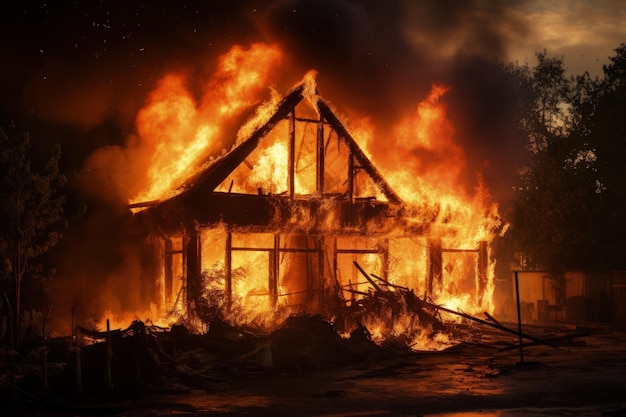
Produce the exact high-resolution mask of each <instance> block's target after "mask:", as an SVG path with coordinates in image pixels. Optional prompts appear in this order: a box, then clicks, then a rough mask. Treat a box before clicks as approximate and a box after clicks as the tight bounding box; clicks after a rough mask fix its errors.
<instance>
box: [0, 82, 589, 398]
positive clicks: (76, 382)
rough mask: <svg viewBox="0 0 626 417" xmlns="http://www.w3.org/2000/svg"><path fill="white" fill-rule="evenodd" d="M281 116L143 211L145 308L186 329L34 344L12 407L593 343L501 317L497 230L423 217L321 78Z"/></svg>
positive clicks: (433, 212)
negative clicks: (322, 88) (463, 353)
mask: <svg viewBox="0 0 626 417" xmlns="http://www.w3.org/2000/svg"><path fill="white" fill-rule="evenodd" d="M266 107H267V108H265V109H264V113H263V114H261V113H257V117H256V118H255V119H253V120H252V121H251V122H250V123H248V124H247V125H246V126H245V129H242V132H247V133H246V134H245V135H244V136H242V137H241V138H240V139H239V140H238V141H237V143H236V144H235V145H234V146H233V148H232V149H231V150H230V151H228V152H225V153H224V154H223V155H222V156H220V157H218V158H216V159H213V158H210V159H209V160H207V161H205V163H204V164H203V165H202V166H201V168H200V169H198V170H197V171H196V172H195V173H194V174H193V175H192V176H190V177H189V178H187V179H186V180H185V182H184V183H183V184H181V185H180V186H179V187H178V188H177V191H176V192H175V193H170V194H169V195H168V196H167V197H165V198H159V199H155V200H151V201H141V202H136V203H133V204H130V206H129V209H131V210H133V211H134V212H135V214H134V217H135V219H136V221H137V223H138V224H139V225H141V228H142V230H143V231H144V233H145V239H144V248H143V251H142V253H143V254H144V255H145V259H144V260H143V266H144V268H143V271H142V277H141V278H142V288H143V291H144V294H142V296H143V297H148V298H150V299H151V300H152V301H153V302H154V303H155V304H156V305H157V307H158V308H159V310H160V311H161V312H167V313H168V314H169V316H170V318H172V317H175V318H177V321H176V323H175V324H171V325H163V324H162V323H161V322H159V321H157V320H155V321H150V320H149V319H148V320H145V321H140V320H135V321H133V322H132V323H130V325H129V326H128V327H127V328H124V329H111V326H110V324H109V321H108V320H107V321H106V330H104V329H103V328H102V327H104V325H105V323H104V322H102V323H101V327H100V328H95V327H93V328H87V327H85V326H81V325H80V323H79V324H78V325H77V326H76V330H75V332H74V334H72V336H71V337H70V336H68V337H61V338H55V339H52V340H45V341H44V340H35V339H33V340H29V341H28V342H29V343H30V345H29V343H25V344H24V349H27V352H26V353H25V354H23V353H22V352H20V353H19V354H18V353H17V352H14V351H8V352H3V353H4V355H3V358H2V359H1V366H2V368H3V372H2V378H1V379H0V387H1V388H2V392H4V395H5V396H6V398H11V399H12V400H13V401H15V400H18V401H19V400H20V399H23V400H24V399H25V400H27V401H33V400H36V401H37V402H42V403H43V404H46V405H50V404H55V405H61V406H62V405H64V404H65V405H67V404H76V403H77V402H80V401H84V400H85V399H86V398H94V396H97V397H98V398H100V399H102V398H108V399H111V398H118V399H119V398H127V397H128V396H131V395H136V394H142V393H155V392H156V393H158V392H174V391H185V390H189V389H197V388H203V389H207V390H210V389H211V388H212V387H213V386H215V384H221V383H223V381H225V380H228V379H230V378H254V377H255V376H258V375H266V374H268V373H270V374H276V373H278V374H302V373H306V372H311V371H316V370H320V369H328V368H335V367H346V366H355V365H358V364H363V363H371V362H374V361H385V360H389V359H394V360H399V361H408V360H409V359H408V358H410V357H411V356H413V355H416V354H418V353H419V352H423V351H425V350H428V351H431V350H438V351H446V350H449V349H454V348H455V347H458V346H459V345H463V346H466V347H467V346H474V347H476V348H481V349H483V348H486V349H489V350H490V351H492V352H501V351H509V350H512V349H519V350H520V353H521V352H522V348H523V347H526V348H527V347H529V346H537V345H540V346H549V347H551V348H557V347H558V346H563V345H567V346H584V340H582V341H581V340H577V339H579V338H582V337H584V336H587V335H589V334H590V333H591V330H590V329H582V330H581V329H580V328H572V327H570V328H565V327H557V328H551V329H550V330H549V332H546V330H545V329H541V332H542V335H541V336H537V335H533V334H529V333H527V332H526V331H522V328H521V327H519V328H518V327H517V326H516V325H512V324H510V323H509V324H503V323H500V322H499V321H498V320H497V319H496V318H494V317H493V316H492V314H491V313H490V312H492V311H493V307H492V301H491V298H492V296H493V268H492V266H493V260H492V259H491V256H490V247H489V242H490V241H491V239H492V238H493V236H494V235H496V234H497V233H498V232H499V228H501V227H502V225H501V224H500V223H499V222H498V219H497V217H496V216H493V215H491V214H488V215H487V216H486V217H485V218H484V219H482V220H483V221H482V222H481V225H482V227H483V229H481V230H479V231H478V232H475V233H473V235H472V236H471V238H467V237H465V236H461V235H462V230H464V229H467V225H454V224H453V222H452V221H450V219H448V221H444V222H441V221H440V219H441V218H442V217H446V216H445V215H444V216H442V214H441V213H440V210H441V208H440V207H438V208H432V207H430V208H429V207H427V206H421V207H420V208H415V206H414V205H410V204H405V202H404V201H403V199H402V198H401V197H400V195H399V194H397V193H396V191H394V189H393V187H392V186H391V185H390V184H389V183H388V182H387V181H386V180H385V178H383V176H382V175H381V174H380V172H379V171H378V170H377V169H376V167H375V166H374V165H373V164H372V162H371V161H370V159H369V158H368V157H367V155H366V153H365V152H364V151H363V150H362V149H361V148H360V147H359V146H358V145H357V142H356V141H355V140H354V138H353V137H352V136H351V134H350V133H349V132H348V130H347V129H346V128H345V127H344V125H343V124H342V123H341V122H340V120H339V118H338V117H337V116H336V115H335V113H334V112H333V110H332V109H331V107H330V106H329V105H328V104H327V103H326V102H325V101H324V100H323V99H322V98H321V97H320V96H319V95H318V93H317V91H316V88H315V86H314V85H311V83H310V82H307V81H304V82H302V83H301V84H298V85H296V86H295V87H294V88H293V89H292V90H291V91H290V92H288V93H287V94H286V95H285V96H284V97H283V98H282V99H280V100H278V101H277V102H276V103H273V105H271V106H266ZM270 156H271V158H270ZM268 161H269V162H268ZM264 165H265V166H264ZM276 167H278V168H280V169H281V170H282V171H283V172H282V173H281V174H278V172H279V170H277V169H276ZM264 168H265V174H263V173H262V172H263V169H264ZM263 179H264V181H262V180H263ZM268 179H269V180H271V181H270V182H268ZM268 184H269V185H268ZM264 187H265V188H264ZM448 217H452V215H450V216H448ZM485 225H487V226H485ZM403 269H409V270H410V271H411V272H410V274H409V275H412V277H409V278H403V277H404V276H406V273H404V272H403V271H402V270H403ZM415 277H417V278H415ZM455 297H456V298H459V297H460V298H461V299H463V300H464V303H463V304H461V305H458V304H457V303H452V304H449V303H450V302H451V301H450V300H453V299H455ZM452 305H454V307H452ZM447 306H449V307H447ZM468 310H469V311H470V312H472V314H469V313H467V312H466V311H468ZM477 312H478V313H479V314H477ZM535 330H536V329H535ZM522 361H523V357H522ZM499 372H500V370H499V369H498V368H497V367H492V368H489V369H486V370H485V375H486V376H487V377H495V376H497V375H498V374H499ZM53 398H56V399H57V400H52V399H53Z"/></svg>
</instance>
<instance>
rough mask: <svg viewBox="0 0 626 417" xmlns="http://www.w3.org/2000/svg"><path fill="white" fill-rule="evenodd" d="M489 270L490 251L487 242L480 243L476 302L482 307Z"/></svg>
mask: <svg viewBox="0 0 626 417" xmlns="http://www.w3.org/2000/svg"><path fill="white" fill-rule="evenodd" d="M488 269H489V251H488V244H487V242H485V241H484V240H483V241H480V242H479V243H478V286H477V288H476V300H477V302H478V305H479V306H481V307H482V305H483V297H484V295H485V288H486V287H487V278H488V277H487V273H488Z"/></svg>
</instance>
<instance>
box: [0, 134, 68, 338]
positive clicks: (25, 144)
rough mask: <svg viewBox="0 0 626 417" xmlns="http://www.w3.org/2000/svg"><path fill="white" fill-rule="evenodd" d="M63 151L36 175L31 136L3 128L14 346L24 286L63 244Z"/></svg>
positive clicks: (2, 241) (2, 240)
mask: <svg viewBox="0 0 626 417" xmlns="http://www.w3.org/2000/svg"><path fill="white" fill-rule="evenodd" d="M60 155H61V150H60V147H59V146H58V145H57V146H56V147H55V148H54V152H53V154H52V156H51V157H50V158H49V159H48V160H47V162H46V163H45V164H43V166H42V167H41V169H40V170H35V169H32V166H31V146H30V135H29V134H28V132H25V131H20V130H18V129H17V128H16V127H15V126H14V125H10V126H9V127H8V129H6V131H5V130H4V129H2V128H0V175H1V177H0V181H1V188H0V190H1V193H0V218H2V223H1V224H0V260H1V261H2V267H1V268H0V292H1V294H0V296H2V297H3V299H4V300H5V306H4V309H5V311H6V313H7V314H8V316H9V318H10V319H9V322H10V336H11V345H12V346H16V345H19V343H20V337H21V336H20V324H21V313H22V312H21V304H22V303H21V300H22V290H23V288H24V282H26V281H27V280H34V279H36V278H38V277H41V276H43V275H44V274H46V273H47V272H46V271H44V268H43V266H42V264H41V263H39V262H38V260H39V259H40V257H41V255H43V254H45V253H46V252H48V251H49V250H50V249H51V248H52V247H53V246H54V245H55V244H56V243H57V242H58V241H59V239H60V238H61V234H60V233H59V232H58V226H59V224H60V222H61V221H62V215H63V204H64V201H65V199H64V196H63V195H62V194H61V193H60V191H61V189H62V187H63V186H64V185H65V183H66V179H65V176H64V175H62V174H61V173H60V171H59V159H60Z"/></svg>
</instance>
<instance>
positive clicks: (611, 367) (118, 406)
mask: <svg viewBox="0 0 626 417" xmlns="http://www.w3.org/2000/svg"><path fill="white" fill-rule="evenodd" d="M592 330H593V332H592V333H591V334H589V335H587V336H584V337H576V338H575V339H574V340H573V341H574V343H570V344H569V345H567V346H559V347H558V348H553V347H549V346H532V347H527V348H525V349H524V350H523V362H521V361H520V352H519V350H509V351H499V350H498V349H496V348H495V347H494V346H493V345H491V346H487V344H484V343H460V344H458V345H456V346H454V347H451V348H449V349H447V350H445V351H442V352H424V353H416V354H411V355H398V356H394V357H391V358H386V359H381V360H376V361H371V362H368V363H363V364H356V365H351V366H347V367H346V366H341V367H331V368H327V369H321V370H315V371H303V372H295V373H294V372H290V373H279V372H259V373H257V372H252V371H249V370H248V371H241V372H239V373H237V372H234V373H233V374H232V375H229V376H220V377H216V378H215V380H214V381H212V383H211V384H210V385H209V386H208V387H207V386H206V385H205V387H204V388H203V389H198V388H189V387H185V386H180V387H178V388H177V387H175V386H172V387H170V389H168V390H167V391H161V392H160V393H159V395H158V396H155V395H141V396H137V397H135V398H133V399H129V398H119V399H117V400H115V399H112V398H108V399H104V398H100V399H99V400H98V401H95V402H94V401H82V402H73V403H65V404H64V405H63V406H59V405H58V403H57V406H55V407H52V406H51V405H50V404H51V403H48V404H47V405H42V404H41V403H39V402H37V401H34V400H33V401H27V402H21V403H19V404H9V405H8V406H7V407H6V408H5V409H6V410H7V411H9V414H4V413H2V415H12V416H26V415H28V416H41V417H43V416H45V417H50V416H56V417H69V416H92V415H94V416H95V415H99V416H102V415H110V416H119V417H122V416H124V417H147V416H240V415H241V416H326V417H330V416H332V417H348V416H350V417H352V416H435V415H437V416H448V417H451V416H626V332H623V331H618V330H615V329H611V328H607V327H597V326H594V327H593V328H592ZM477 331H479V329H477ZM507 337H508V336H503V339H506V338H507ZM491 340H492V341H494V340H497V336H495V337H494V336H491Z"/></svg>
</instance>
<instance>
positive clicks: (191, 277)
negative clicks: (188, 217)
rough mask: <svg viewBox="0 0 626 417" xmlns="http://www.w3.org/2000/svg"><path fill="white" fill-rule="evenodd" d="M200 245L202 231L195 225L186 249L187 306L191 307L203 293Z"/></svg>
mask: <svg viewBox="0 0 626 417" xmlns="http://www.w3.org/2000/svg"><path fill="white" fill-rule="evenodd" d="M200 246H201V245H200V233H199V232H198V231H197V230H196V229H195V227H194V228H192V229H191V230H190V232H189V242H188V243H187V247H186V250H185V253H186V256H185V258H186V262H185V263H186V270H187V274H186V279H187V282H186V286H187V308H189V303H190V302H192V301H197V300H198V299H199V298H200V296H201V295H202V271H201V264H202V260H201V256H202V255H201V253H200Z"/></svg>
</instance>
